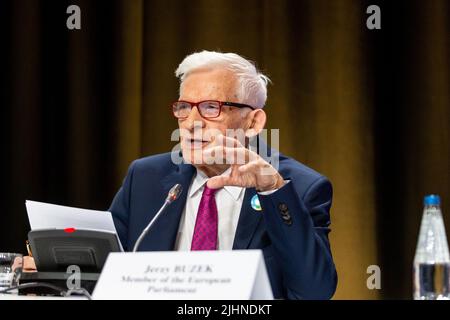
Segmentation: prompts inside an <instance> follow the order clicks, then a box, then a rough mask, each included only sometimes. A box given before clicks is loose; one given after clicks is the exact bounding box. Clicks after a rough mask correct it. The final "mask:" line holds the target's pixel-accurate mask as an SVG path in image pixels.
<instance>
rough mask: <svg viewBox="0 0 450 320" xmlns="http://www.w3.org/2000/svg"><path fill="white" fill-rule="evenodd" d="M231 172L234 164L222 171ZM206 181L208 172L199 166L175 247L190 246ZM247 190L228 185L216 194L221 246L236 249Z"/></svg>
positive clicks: (177, 248)
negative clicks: (237, 230)
mask: <svg viewBox="0 0 450 320" xmlns="http://www.w3.org/2000/svg"><path fill="white" fill-rule="evenodd" d="M230 173H231V168H230V169H228V170H227V171H225V172H224V173H223V174H222V175H223V176H229V175H230ZM207 181H208V176H206V174H205V173H203V172H202V171H201V170H197V173H196V174H195V177H194V179H193V180H192V183H191V185H190V187H189V190H188V194H187V199H186V206H185V207H184V210H183V215H182V216H181V221H180V227H179V229H178V235H177V240H176V242H175V250H184V251H186V250H187V251H188V250H191V243H192V236H193V234H194V228H195V221H196V219H197V211H198V207H199V205H200V200H201V198H202V194H203V189H204V186H205V183H206V182H207ZM244 194H245V188H242V187H232V186H225V187H223V188H221V189H219V190H217V192H216V194H215V198H216V205H217V213H218V216H219V225H218V239H217V241H218V243H217V245H218V250H231V249H233V242H234V236H235V234H236V227H237V224H238V221H239V215H240V213H241V207H242V201H243V199H244Z"/></svg>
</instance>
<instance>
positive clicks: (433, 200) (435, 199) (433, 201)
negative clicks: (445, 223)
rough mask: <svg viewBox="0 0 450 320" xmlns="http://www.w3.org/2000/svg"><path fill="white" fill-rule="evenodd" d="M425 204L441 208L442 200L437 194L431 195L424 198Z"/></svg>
mask: <svg viewBox="0 0 450 320" xmlns="http://www.w3.org/2000/svg"><path fill="white" fill-rule="evenodd" d="M423 204H424V205H425V206H439V205H440V204H441V198H440V197H439V196H438V195H437V194H429V195H427V196H425V197H424V198H423Z"/></svg>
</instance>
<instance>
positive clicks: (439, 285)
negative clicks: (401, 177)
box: [413, 195, 450, 300]
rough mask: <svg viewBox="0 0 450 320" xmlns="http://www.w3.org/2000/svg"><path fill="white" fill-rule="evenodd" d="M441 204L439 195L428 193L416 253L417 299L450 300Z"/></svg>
mask: <svg viewBox="0 0 450 320" xmlns="http://www.w3.org/2000/svg"><path fill="white" fill-rule="evenodd" d="M440 206H441V201H440V198H439V196H437V195H428V196H425V198H424V211H423V216H422V223H421V225H420V233H419V240H418V241H417V248H416V255H415V257H414V270H413V273H414V276H413V277H414V294H413V295H414V299H415V300H450V258H449V251H448V244H447V236H446V234H445V227H444V220H443V218H442V213H441V207H440Z"/></svg>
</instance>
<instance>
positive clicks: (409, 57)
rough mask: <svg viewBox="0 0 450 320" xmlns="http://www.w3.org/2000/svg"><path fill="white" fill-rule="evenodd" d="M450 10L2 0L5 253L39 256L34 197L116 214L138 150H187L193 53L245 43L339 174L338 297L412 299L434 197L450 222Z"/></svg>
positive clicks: (274, 108) (313, 161)
mask: <svg viewBox="0 0 450 320" xmlns="http://www.w3.org/2000/svg"><path fill="white" fill-rule="evenodd" d="M70 4H77V5H79V6H80V8H81V14H82V29H81V30H79V31H69V30H68V29H67V28H66V19H67V16H68V15H67V14H66V8H67V6H68V5H70ZM370 4H378V5H379V6H380V7H381V13H382V29H381V30H374V31H371V30H368V29H367V28H366V18H367V16H368V15H367V14H366V8H367V6H368V5H370ZM449 15H450V2H449V1H447V0H429V1H370V2H369V1H356V0H339V1H337V0H330V1H324V0H299V1H270V0H239V1H235V0H215V1H207V0H204V1H193V0H189V1H188V0H184V1H167V0H164V1H162V0H161V1H140V0H134V1H131V0H128V1H87V0H86V1H76V0H73V1H44V0H42V1H32V0H14V1H4V0H3V1H1V2H0V36H1V40H0V41H1V46H0V55H1V59H0V81H1V86H0V94H1V95H0V106H1V130H2V131H1V133H2V134H1V137H0V139H1V146H2V148H1V150H2V156H1V166H0V169H1V177H2V181H3V183H2V185H3V191H2V192H1V202H0V215H1V216H0V251H19V252H24V241H25V239H26V234H27V232H28V230H29V225H28V220H27V215H26V211H25V206H24V202H25V200H26V199H32V200H38V201H45V202H52V203H57V204H63V205H70V206H78V207H87V208H93V209H107V208H108V207H109V204H110V202H111V200H112V198H113V196H114V194H115V192H116V191H117V189H118V188H119V186H120V184H121V181H122V179H123V177H124V175H125V174H126V170H127V167H128V165H129V163H130V162H131V161H132V160H133V159H136V158H139V157H142V156H145V155H149V154H155V153H160V152H166V151H169V150H170V149H171V148H172V147H173V145H174V144H175V143H174V142H171V141H170V134H171V132H172V130H173V129H174V128H175V127H176V121H175V120H174V119H172V117H171V114H170V112H169V107H168V106H169V104H170V103H171V102H172V100H174V99H176V98H177V90H178V82H177V79H176V78H175V77H174V74H173V73H174V70H175V68H176V67H177V65H178V63H179V62H180V61H181V60H182V58H183V57H184V56H185V55H187V54H189V53H192V52H194V51H198V50H202V49H210V50H222V51H227V52H230V51H231V52H237V53H239V54H242V55H243V56H245V57H247V58H250V59H252V60H254V61H256V63H257V65H258V66H259V68H260V69H262V70H263V71H264V72H266V73H267V74H268V75H269V76H270V77H271V79H272V81H273V84H272V85H271V86H270V87H269V99H268V103H267V108H266V112H267V113H268V119H269V120H268V124H267V127H268V128H279V129H280V149H281V151H282V152H284V153H286V154H288V155H290V156H292V157H294V158H296V159H297V160H299V161H301V162H303V163H305V164H306V165H308V166H311V167H312V168H314V169H316V170H318V171H319V172H322V173H323V174H325V175H327V176H328V177H329V178H330V179H331V181H332V182H333V184H334V205H333V208H332V212H331V213H332V233H331V234H330V237H331V244H332V250H333V254H334V258H335V262H336V265H337V269H338V273H339V285H338V291H337V293H336V295H335V298H343V299H347V298H356V299H377V298H406V299H408V298H410V297H411V270H412V260H413V256H414V250H415V246H416V240H417V235H418V229H419V224H420V219H421V215H422V197H423V195H425V194H427V193H438V194H440V195H441V196H442V199H443V210H444V214H445V216H444V219H445V221H446V222H447V230H449V225H450V205H449V202H450V197H449V196H450V170H449V169H450V168H449V143H450V125H449V124H450V115H449V113H450V107H449V106H450V94H449V89H450V79H449V77H450V76H449V70H450V65H449V59H450V45H449V39H450V19H449V18H450V16H449ZM369 265H379V266H380V268H381V272H382V274H381V280H382V289H381V290H369V289H368V288H367V287H366V279H367V277H368V274H367V273H366V270H367V267H368V266H369Z"/></svg>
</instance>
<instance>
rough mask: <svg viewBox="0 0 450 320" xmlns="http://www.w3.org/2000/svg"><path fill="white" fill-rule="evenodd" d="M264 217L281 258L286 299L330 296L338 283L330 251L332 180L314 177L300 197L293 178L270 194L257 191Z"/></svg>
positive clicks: (278, 255)
mask: <svg viewBox="0 0 450 320" xmlns="http://www.w3.org/2000/svg"><path fill="white" fill-rule="evenodd" d="M259 199H260V202H261V206H262V208H263V219H264V222H265V225H266V228H267V232H268V235H269V237H270V239H271V241H272V245H273V247H274V255H275V258H276V259H277V260H278V261H279V262H280V267H281V269H282V273H283V281H284V287H285V288H286V290H287V297H288V298H289V299H330V298H331V297H332V296H333V294H334V292H335V290H336V285H337V274H336V269H335V265H334V262H333V258H332V255H331V250H330V244H329V241H328V233H329V232H330V229H329V225H330V214H329V211H330V207H331V201H332V187H331V183H330V182H329V181H328V179H326V178H325V177H320V178H318V179H317V180H316V181H314V182H313V183H312V184H311V185H310V186H309V187H308V189H307V190H306V192H305V193H304V195H303V197H301V198H300V197H299V195H298V193H297V192H296V189H295V180H293V179H291V182H289V183H287V184H285V185H284V186H283V187H282V188H280V189H279V190H277V191H276V192H274V193H272V194H270V195H259Z"/></svg>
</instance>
